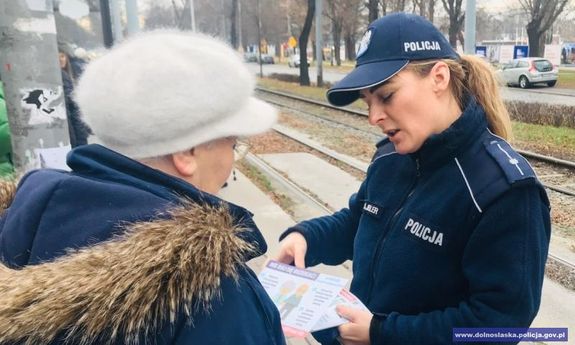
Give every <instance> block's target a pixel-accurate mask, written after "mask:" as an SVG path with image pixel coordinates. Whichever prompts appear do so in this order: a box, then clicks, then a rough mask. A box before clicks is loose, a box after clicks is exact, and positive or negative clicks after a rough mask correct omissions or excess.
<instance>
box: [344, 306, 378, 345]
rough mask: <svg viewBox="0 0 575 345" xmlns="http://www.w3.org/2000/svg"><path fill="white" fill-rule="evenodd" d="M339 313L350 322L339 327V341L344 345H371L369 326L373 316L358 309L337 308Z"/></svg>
mask: <svg viewBox="0 0 575 345" xmlns="http://www.w3.org/2000/svg"><path fill="white" fill-rule="evenodd" d="M336 310H337V313H338V314H339V315H340V316H341V317H343V318H346V319H348V320H349V322H348V323H345V324H343V325H341V326H339V327H338V331H339V337H340V339H339V341H340V343H342V344H343V345H369V344H370V342H369V325H370V323H371V318H372V317H373V314H371V313H370V312H368V311H365V310H360V309H356V308H348V307H344V306H341V305H340V306H337V308H336Z"/></svg>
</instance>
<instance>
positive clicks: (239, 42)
mask: <svg viewBox="0 0 575 345" xmlns="http://www.w3.org/2000/svg"><path fill="white" fill-rule="evenodd" d="M238 46H239V47H240V51H242V52H243V51H244V42H243V40H242V1H241V0H238Z"/></svg>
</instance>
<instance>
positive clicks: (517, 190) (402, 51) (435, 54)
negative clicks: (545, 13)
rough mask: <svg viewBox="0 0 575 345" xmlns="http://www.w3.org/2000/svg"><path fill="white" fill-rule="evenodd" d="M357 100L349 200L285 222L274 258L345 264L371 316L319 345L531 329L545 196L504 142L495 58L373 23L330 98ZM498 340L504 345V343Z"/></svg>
mask: <svg viewBox="0 0 575 345" xmlns="http://www.w3.org/2000/svg"><path fill="white" fill-rule="evenodd" d="M327 98H328V100H329V101H330V102H331V103H332V104H334V105H337V106H344V105H347V104H350V103H352V102H354V101H355V100H357V99H362V100H363V101H364V102H365V103H366V104H367V105H368V107H369V120H368V121H369V123H370V124H371V125H374V126H377V127H379V128H381V131H382V132H383V133H384V134H385V135H386V138H385V139H384V140H382V141H381V142H379V143H378V144H377V151H376V153H375V155H374V157H373V159H372V161H371V165H370V166H369V169H368V172H367V176H366V179H365V181H363V183H362V185H361V187H360V189H359V191H358V192H357V193H356V194H354V195H352V196H351V198H350V201H349V208H345V209H342V210H340V211H339V212H336V213H334V214H333V215H331V216H326V217H321V218H316V219H312V220H308V221H304V222H302V223H299V224H297V225H296V226H294V227H292V228H290V229H288V230H286V231H285V232H284V233H283V234H282V236H281V237H280V240H281V246H280V252H279V254H278V255H277V259H278V260H279V261H282V262H285V263H292V262H294V263H295V265H296V266H301V267H303V266H314V265H317V264H319V263H324V264H328V265H337V264H340V263H342V262H344V261H345V260H348V259H352V260H353V280H352V283H351V291H352V292H353V293H354V294H356V295H357V296H358V297H359V298H360V299H361V300H362V301H363V302H364V303H365V304H366V305H367V307H368V308H369V310H370V311H371V312H363V311H359V310H357V309H351V308H344V307H338V312H339V313H340V315H342V316H343V317H345V318H346V319H348V320H349V323H347V324H344V325H342V326H340V327H339V328H338V329H337V330H336V329H332V330H328V331H327V332H323V333H321V334H317V335H316V338H318V339H319V340H320V341H321V342H322V343H323V344H337V342H338V341H339V342H341V343H342V344H386V345H391V344H411V345H414V344H449V343H452V341H453V329H454V328H460V327H468V328H475V327H528V326H529V325H530V324H531V322H532V320H533V318H534V317H535V315H536V314H537V310H538V309H539V304H540V300H541V288H542V284H543V276H544V269H545V261H546V257H547V251H548V246H549V237H550V218H549V211H550V209H549V201H548V199H547V196H546V194H545V191H544V190H543V188H542V186H541V184H540V183H539V181H538V180H537V177H536V176H535V173H534V172H533V169H532V168H531V167H530V166H529V163H528V162H527V161H526V160H525V159H524V158H523V157H521V156H520V155H519V154H518V153H517V152H515V150H514V149H513V148H512V147H511V146H510V144H509V143H508V142H507V141H506V140H507V139H508V138H510V136H511V128H510V119H509V115H508V113H507V111H506V109H505V107H504V104H503V102H502V100H501V97H500V95H499V93H498V84H497V82H496V80H495V78H494V75H493V73H492V70H491V69H490V66H489V65H488V64H487V63H485V62H483V61H482V60H481V59H480V58H478V57H474V56H465V55H462V56H460V55H458V54H457V53H456V52H455V51H454V50H453V49H452V48H451V46H450V45H449V43H448V42H447V40H446V39H445V37H444V36H443V35H442V34H441V32H439V31H438V30H437V29H436V28H435V27H434V26H433V24H431V23H430V22H428V21H427V20H426V19H424V18H423V17H420V16H416V15H411V14H406V13H394V14H391V15H388V16H385V17H383V18H380V19H378V20H376V21H375V22H373V23H372V24H371V25H370V26H369V28H368V30H367V32H366V34H365V36H364V37H363V40H362V42H361V46H360V49H359V51H358V57H357V65H356V67H355V69H354V70H353V71H352V72H351V73H350V74H348V75H347V76H346V77H345V78H344V79H342V80H341V81H340V82H339V83H337V84H336V85H335V86H334V87H333V88H331V89H330V90H329V91H328V93H327ZM506 344H509V342H507V343H506Z"/></svg>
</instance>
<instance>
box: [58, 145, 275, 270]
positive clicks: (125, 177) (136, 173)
mask: <svg viewBox="0 0 575 345" xmlns="http://www.w3.org/2000/svg"><path fill="white" fill-rule="evenodd" d="M67 164H68V166H69V167H70V168H71V169H72V172H73V173H74V174H77V175H80V176H83V177H87V178H96V179H102V180H105V181H112V182H116V183H121V184H124V185H130V186H133V187H136V188H139V189H142V190H145V191H148V192H150V193H152V194H154V195H157V196H158V197H161V198H163V199H166V200H169V201H171V202H172V203H174V204H176V205H177V204H179V203H180V202H181V200H182V199H188V200H191V201H193V202H195V203H198V204H200V205H207V206H211V207H225V208H227V209H228V210H229V212H230V214H231V215H232V217H233V218H234V221H235V223H236V224H238V225H241V226H244V227H247V228H250V229H252V230H253V231H249V232H242V233H241V234H240V236H242V238H243V239H244V240H246V241H248V242H250V243H254V244H255V245H256V251H254V252H253V253H254V254H255V256H254V257H257V256H259V255H262V254H264V253H265V252H266V251H267V244H266V242H265V239H264V238H263V235H262V234H261V232H260V231H259V229H258V228H257V226H256V225H255V223H254V222H253V221H252V216H253V214H252V213H251V212H249V211H248V210H246V209H245V208H243V207H241V206H238V205H235V204H232V203H230V202H227V201H225V200H222V199H220V198H219V197H217V196H215V195H212V194H209V193H206V192H202V191H200V190H199V189H197V188H196V187H194V186H193V185H191V184H189V183H188V182H186V181H184V180H182V179H179V178H177V177H174V176H171V175H168V174H166V173H163V172H162V171H160V170H157V169H152V168H150V167H148V166H147V165H144V164H142V163H140V162H137V161H135V160H132V159H130V158H128V157H126V156H124V155H121V154H119V153H117V152H115V151H112V150H110V149H108V148H106V147H104V146H101V145H98V144H90V145H83V146H79V147H77V148H75V149H74V150H72V151H71V152H70V153H69V154H68V157H67ZM254 257H248V258H247V260H251V259H253V258H254Z"/></svg>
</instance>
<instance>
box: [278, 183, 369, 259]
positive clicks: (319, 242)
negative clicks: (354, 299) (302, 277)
mask: <svg viewBox="0 0 575 345" xmlns="http://www.w3.org/2000/svg"><path fill="white" fill-rule="evenodd" d="M365 186H366V181H364V182H363V183H362V184H361V186H360V188H359V191H358V192H357V193H355V194H353V195H352V196H351V197H350V198H349V208H344V209H341V210H340V211H338V212H336V213H334V214H332V215H330V216H325V217H319V218H314V219H311V220H307V221H304V222H301V223H299V224H297V225H295V226H293V227H291V228H289V229H287V230H286V231H285V232H284V233H283V234H282V235H281V236H280V241H281V240H282V239H284V238H285V237H286V236H287V235H289V234H290V233H292V232H299V233H301V234H302V235H303V236H304V237H305V239H306V241H307V253H306V257H305V264H306V267H308V266H315V265H318V264H320V263H323V264H327V265H339V264H341V263H343V262H344V261H345V260H350V259H352V257H353V241H354V238H355V234H356V232H357V228H358V224H359V218H360V216H361V209H362V200H364V199H365V197H364V195H365V188H366V187H365Z"/></svg>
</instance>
